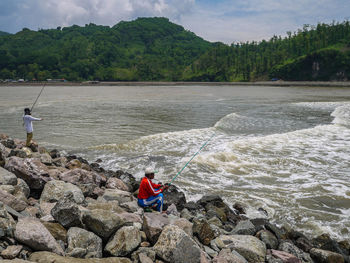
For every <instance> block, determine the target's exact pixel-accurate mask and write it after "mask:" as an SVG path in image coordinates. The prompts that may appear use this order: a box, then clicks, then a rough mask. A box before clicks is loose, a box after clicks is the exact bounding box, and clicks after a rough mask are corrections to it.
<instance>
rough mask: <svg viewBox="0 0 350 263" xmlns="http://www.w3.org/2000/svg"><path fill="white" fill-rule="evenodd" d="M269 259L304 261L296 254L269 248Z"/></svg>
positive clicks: (292, 261) (298, 262) (282, 262)
mask: <svg viewBox="0 0 350 263" xmlns="http://www.w3.org/2000/svg"><path fill="white" fill-rule="evenodd" d="M268 255H269V256H268V257H267V258H268V259H269V261H272V260H274V261H278V262H281V263H302V262H301V260H300V259H298V258H297V257H296V256H294V255H292V254H290V253H287V252H284V251H279V250H274V249H271V250H268Z"/></svg>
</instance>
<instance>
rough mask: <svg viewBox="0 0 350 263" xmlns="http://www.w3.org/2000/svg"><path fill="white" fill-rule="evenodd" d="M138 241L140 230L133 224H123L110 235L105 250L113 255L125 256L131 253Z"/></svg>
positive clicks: (139, 239)
mask: <svg viewBox="0 0 350 263" xmlns="http://www.w3.org/2000/svg"><path fill="white" fill-rule="evenodd" d="M140 243H141V233H140V230H138V229H137V227H134V226H124V227H122V228H120V229H119V230H118V231H117V232H116V233H115V234H114V236H113V237H111V239H110V240H109V242H108V243H107V245H106V247H105V251H106V252H108V253H109V254H110V255H112V256H115V257H119V256H127V255H129V254H131V253H132V252H133V251H134V250H135V249H136V248H137V247H138V246H139V245H140Z"/></svg>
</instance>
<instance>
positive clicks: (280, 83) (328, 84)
mask: <svg viewBox="0 0 350 263" xmlns="http://www.w3.org/2000/svg"><path fill="white" fill-rule="evenodd" d="M42 85H47V86H276V87H291V86H296V87H350V81H256V82H185V81H179V82H172V81H169V82H166V81H81V82H71V81H67V82H46V81H42V82H40V81H38V82H2V83H0V86H42Z"/></svg>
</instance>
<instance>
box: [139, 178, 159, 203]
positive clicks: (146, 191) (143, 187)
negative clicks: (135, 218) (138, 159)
mask: <svg viewBox="0 0 350 263" xmlns="http://www.w3.org/2000/svg"><path fill="white" fill-rule="evenodd" d="M160 187H161V185H160V184H154V183H152V180H151V179H149V178H147V177H146V176H145V177H143V178H142V181H141V184H140V188H139V194H138V196H137V197H138V198H139V199H147V198H149V197H151V196H155V195H158V194H160V193H161V192H163V189H159V190H158V191H156V190H155V188H160Z"/></svg>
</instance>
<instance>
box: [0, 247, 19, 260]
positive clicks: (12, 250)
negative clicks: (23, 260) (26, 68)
mask: <svg viewBox="0 0 350 263" xmlns="http://www.w3.org/2000/svg"><path fill="white" fill-rule="evenodd" d="M22 248H23V246H8V247H7V248H6V249H5V250H3V251H1V256H2V257H3V258H4V259H14V258H15V257H17V255H18V254H19V253H20V252H21V250H22Z"/></svg>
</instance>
